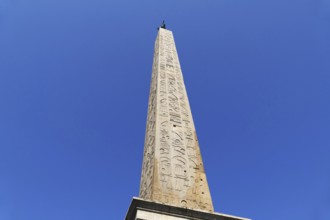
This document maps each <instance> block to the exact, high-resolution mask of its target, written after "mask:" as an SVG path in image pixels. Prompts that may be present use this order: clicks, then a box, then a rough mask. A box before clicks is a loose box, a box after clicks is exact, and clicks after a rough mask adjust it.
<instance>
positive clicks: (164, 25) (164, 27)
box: [157, 20, 166, 30]
mask: <svg viewBox="0 0 330 220" xmlns="http://www.w3.org/2000/svg"><path fill="white" fill-rule="evenodd" d="M159 28H163V29H166V24H165V21H164V20H163V23H162V24H161V25H160V27H159ZM159 28H157V30H159Z"/></svg>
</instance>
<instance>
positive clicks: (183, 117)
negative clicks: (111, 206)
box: [140, 28, 213, 212]
mask: <svg viewBox="0 0 330 220" xmlns="http://www.w3.org/2000/svg"><path fill="white" fill-rule="evenodd" d="M140 197H141V198H143V199H147V200H151V201H155V202H158V203H163V204H169V205H173V206H178V207H184V208H189V209H199V210H206V211H209V212H213V204H212V199H211V195H210V191H209V187H208V183H207V180H206V175H205V171H204V166H203V162H202V157H201V153H200V149H199V145H198V139H197V135H196V130H195V126H194V122H193V118H192V114H191V110H190V106H189V101H188V97H187V92H186V88H185V85H184V81H183V76H182V72H181V67H180V63H179V58H178V55H177V51H176V47H175V43H174V38H173V34H172V32H171V31H169V30H166V29H163V28H160V29H159V32H158V36H157V39H156V43H155V51H154V60H153V68H152V79H151V87H150V95H149V105H148V117H147V126H146V137H145V146H144V158H143V167H142V176H141V184H140Z"/></svg>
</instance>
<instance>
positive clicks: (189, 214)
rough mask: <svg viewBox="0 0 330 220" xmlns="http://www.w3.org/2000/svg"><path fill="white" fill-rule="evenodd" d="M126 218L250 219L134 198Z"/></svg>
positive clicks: (127, 219)
mask: <svg viewBox="0 0 330 220" xmlns="http://www.w3.org/2000/svg"><path fill="white" fill-rule="evenodd" d="M125 220H249V219H247V218H241V217H237V216H232V215H225V214H221V213H216V212H206V211H201V210H192V209H187V208H181V207H176V206H170V205H165V204H160V203H155V202H151V201H146V200H143V199H140V198H133V200H132V203H131V205H130V207H129V209H128V212H127V215H126V218H125Z"/></svg>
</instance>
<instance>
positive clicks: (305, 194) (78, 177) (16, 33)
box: [0, 0, 330, 220]
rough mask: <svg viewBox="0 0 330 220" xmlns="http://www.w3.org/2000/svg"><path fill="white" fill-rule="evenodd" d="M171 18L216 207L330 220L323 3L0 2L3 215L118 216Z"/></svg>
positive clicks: (84, 219) (135, 173)
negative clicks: (157, 51) (157, 49)
mask: <svg viewBox="0 0 330 220" xmlns="http://www.w3.org/2000/svg"><path fill="white" fill-rule="evenodd" d="M163 19H165V20H166V22H167V24H168V28H169V29H170V30H172V31H173V33H174V37H175V40H176V44H177V49H178V52H179V57H180V60H181V66H182V69H183V74H184V77H185V83H186V87H187V91H188V95H189V99H190V103H191V107H192V112H193V116H194V120H195V125H196V128H197V133H198V136H199V141H200V146H201V151H202V154H203V160H204V163H205V167H206V171H207V176H208V181H209V185H210V189H211V194H212V197H213V202H214V206H215V210H216V211H218V212H223V213H228V214H234V215H238V216H244V217H249V218H253V219H255V220H264V219H267V220H279V219H283V220H296V219H299V220H329V219H330V59H329V58H330V1H329V0H276V1H275V0H272V1H270V0H249V1H247V0H214V1H211V0H206V1H205V0H204V1H202V0H199V1H193V0H179V1H178V0H168V1H154V0H152V1H151V0H150V1H144V0H141V1H127V0H120V1H111V0H110V1H109V0H94V1H91V0H90V1H87V0H80V1H78V0H65V1H64V0H47V1H45V0H29V1H23V0H0V219H1V220H37V219H40V220H44V219H46V220H58V219H62V220H75V219H77V220H90V219H98V220H115V219H124V216H125V214H126V210H127V209H128V206H129V204H130V201H131V199H132V197H133V196H138V191H139V190H138V189H139V182H140V173H141V166H142V154H143V144H144V143H143V142H144V132H145V123H146V122H145V120H146V114H147V101H148V93H149V85H150V78H151V66H152V57H153V46H154V41H155V37H156V34H157V30H156V27H157V26H158V25H159V24H160V23H161V21H162V20H163Z"/></svg>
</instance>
